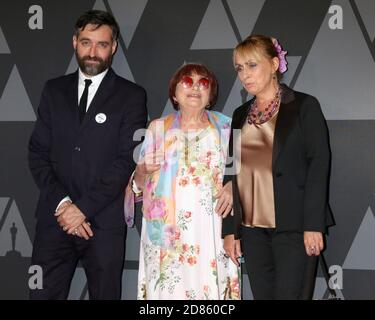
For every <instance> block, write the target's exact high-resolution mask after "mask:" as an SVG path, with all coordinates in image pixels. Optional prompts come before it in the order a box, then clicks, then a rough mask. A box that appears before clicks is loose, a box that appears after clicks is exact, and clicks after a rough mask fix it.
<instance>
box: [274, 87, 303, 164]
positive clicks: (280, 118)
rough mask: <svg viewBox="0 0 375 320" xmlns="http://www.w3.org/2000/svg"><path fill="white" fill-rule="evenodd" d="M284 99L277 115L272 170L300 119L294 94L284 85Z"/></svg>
mask: <svg viewBox="0 0 375 320" xmlns="http://www.w3.org/2000/svg"><path fill="white" fill-rule="evenodd" d="M282 91H283V93H282V97H281V103H280V109H279V114H278V115H277V121H276V127H275V135H274V140H273V154H272V168H274V167H275V163H276V161H277V159H278V157H279V156H280V153H281V152H282V149H283V146H284V145H285V141H286V138H287V137H288V134H289V132H290V129H291V128H292V127H293V125H294V123H295V121H296V120H297V117H298V112H299V105H298V103H297V100H295V96H294V92H293V90H291V89H290V88H289V87H287V86H286V85H282Z"/></svg>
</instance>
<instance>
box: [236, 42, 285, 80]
mask: <svg viewBox="0 0 375 320" xmlns="http://www.w3.org/2000/svg"><path fill="white" fill-rule="evenodd" d="M274 41H275V38H272V37H268V36H264V35H251V36H248V37H247V38H246V39H245V40H243V41H242V42H241V43H239V44H238V45H237V46H236V47H235V48H234V51H233V64H234V65H235V61H236V60H235V59H236V55H239V56H241V57H248V56H250V55H251V56H253V57H255V59H257V60H258V61H259V60H261V58H262V57H264V58H267V59H270V60H271V59H273V58H278V52H277V50H276V48H275V45H274ZM277 77H278V78H280V77H281V73H280V72H279V70H277Z"/></svg>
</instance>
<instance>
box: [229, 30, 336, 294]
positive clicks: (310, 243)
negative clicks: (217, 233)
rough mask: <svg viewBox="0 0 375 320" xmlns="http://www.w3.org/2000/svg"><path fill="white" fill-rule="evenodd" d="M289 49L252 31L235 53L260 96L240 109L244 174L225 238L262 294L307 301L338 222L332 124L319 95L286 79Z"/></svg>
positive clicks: (236, 183) (250, 88)
mask: <svg viewBox="0 0 375 320" xmlns="http://www.w3.org/2000/svg"><path fill="white" fill-rule="evenodd" d="M285 54H286V52H285V51H283V50H282V49H281V46H280V45H279V44H278V42H277V41H276V39H273V38H270V37H267V36H260V35H253V36H249V37H248V38H246V39H245V40H244V41H243V42H242V43H240V44H239V45H238V46H237V47H236V48H235V50H234V55H233V58H234V65H235V69H236V71H237V74H238V77H239V79H240V81H241V82H242V85H243V87H244V88H245V89H246V90H247V92H248V93H250V94H251V95H253V96H254V98H253V99H251V100H250V101H248V102H246V103H245V104H243V105H242V106H240V107H239V108H237V109H236V110H235V111H234V114H233V119H232V129H233V132H235V131H236V130H237V131H240V134H239V135H238V136H239V137H240V139H237V138H234V137H235V135H232V137H231V141H230V149H231V146H232V145H233V146H234V150H235V159H236V160H235V163H236V165H237V171H236V173H235V174H234V175H232V176H231V177H229V176H228V177H227V176H226V178H225V181H226V180H227V179H228V180H229V179H230V180H232V182H233V193H234V198H233V201H234V204H233V210H234V215H233V217H232V216H228V217H227V218H226V219H225V220H224V223H223V236H224V237H225V245H224V247H225V250H226V253H227V254H228V255H229V256H230V257H231V259H232V260H233V261H234V262H236V261H237V260H236V259H237V258H238V257H239V256H241V255H242V252H243V254H244V258H245V264H246V269H247V271H248V274H249V279H250V285H251V288H252V292H253V294H254V298H255V299H299V298H301V297H302V296H301V293H302V288H303V287H304V285H306V282H311V281H312V280H313V279H312V277H314V275H313V273H311V274H310V275H306V272H305V271H306V270H307V269H308V268H307V266H309V268H311V264H312V263H313V264H314V263H316V256H318V255H319V254H320V252H321V251H322V250H323V248H324V243H323V234H324V233H325V231H326V227H327V226H328V225H330V224H331V223H332V217H331V212H330V209H329V206H328V198H327V192H328V184H329V168H330V148H329V138H328V130H327V126H326V122H325V120H324V117H323V114H322V111H321V108H320V105H319V102H318V100H317V99H316V98H314V97H312V96H310V95H307V94H305V93H301V92H296V91H293V90H292V89H290V88H288V87H287V86H286V85H284V84H280V83H279V80H278V79H279V78H280V76H281V74H282V73H284V72H285V71H286V70H287V68H286V64H287V63H286V60H285ZM239 239H241V245H240V240H239ZM241 246H242V248H241ZM311 260H312V261H311ZM309 277H310V278H309ZM305 294H306V293H305ZM310 295H311V293H310ZM305 297H306V296H305Z"/></svg>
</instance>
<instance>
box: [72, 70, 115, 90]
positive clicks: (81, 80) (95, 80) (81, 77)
mask: <svg viewBox="0 0 375 320" xmlns="http://www.w3.org/2000/svg"><path fill="white" fill-rule="evenodd" d="M107 72H108V69H106V70H104V71H103V72H102V73H99V74H97V75H96V76H93V77H87V76H85V75H84V74H83V72H82V71H81V69H78V75H79V84H80V85H82V86H84V85H85V80H86V79H90V80H91V81H92V84H91V85H92V86H98V85H99V84H100V83H101V82H102V80H103V78H104V77H105V75H106V74H107Z"/></svg>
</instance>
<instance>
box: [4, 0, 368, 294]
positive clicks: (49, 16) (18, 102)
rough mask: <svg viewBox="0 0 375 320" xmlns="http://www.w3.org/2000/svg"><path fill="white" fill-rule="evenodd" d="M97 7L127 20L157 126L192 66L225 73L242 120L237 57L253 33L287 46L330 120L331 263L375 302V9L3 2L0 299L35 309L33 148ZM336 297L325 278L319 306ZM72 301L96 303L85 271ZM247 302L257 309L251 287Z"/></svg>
mask: <svg viewBox="0 0 375 320" xmlns="http://www.w3.org/2000/svg"><path fill="white" fill-rule="evenodd" d="M32 5H38V6H39V9H41V10H43V12H42V20H35V19H34V18H35V13H36V12H35V11H34V8H31V9H30V7H32ZM91 8H97V9H105V10H108V11H110V12H112V13H113V14H114V15H115V17H116V18H117V20H118V22H119V24H120V27H121V37H120V46H119V50H118V52H117V54H116V57H115V60H114V69H115V70H116V72H117V73H119V74H120V75H122V76H124V77H126V78H128V79H130V80H133V81H135V82H136V83H138V84H140V85H142V86H143V87H144V88H145V89H146V90H147V92H148V101H149V102H148V108H149V116H150V119H153V118H156V117H159V116H161V115H163V114H166V113H168V112H170V111H171V110H172V107H171V105H170V104H169V103H168V93H167V84H168V80H169V78H170V76H171V74H172V73H173V72H174V71H175V70H176V68H177V67H179V66H180V65H181V64H182V63H183V62H184V61H189V62H190V61H197V62H203V63H206V64H207V65H208V66H209V67H210V68H211V69H212V70H213V71H214V72H215V73H216V75H217V77H218V79H219V84H220V96H219V100H218V103H217V106H216V109H217V110H219V111H223V112H224V113H225V114H227V115H231V114H232V111H233V110H234V109H235V108H236V107H237V106H239V105H240V104H241V103H242V101H243V99H245V98H246V97H244V96H243V92H242V94H241V85H240V84H239V82H238V81H237V80H236V74H235V72H234V70H233V66H232V59H231V56H232V48H233V47H234V46H235V45H236V44H237V43H238V42H239V41H240V40H241V39H243V38H244V37H246V36H247V35H248V34H250V33H262V34H268V35H273V36H275V37H277V38H278V39H279V40H280V42H281V44H282V45H283V46H284V47H285V49H286V50H288V52H289V55H288V61H289V71H288V73H287V74H286V77H285V79H284V81H285V82H286V83H287V84H290V85H291V86H292V87H293V88H295V89H296V90H300V91H304V92H307V93H310V94H313V95H315V96H316V97H318V99H319V100H320V102H321V104H322V108H323V112H324V114H325V116H326V118H327V120H328V126H329V131H330V139H331V147H332V156H333V157H332V172H331V188H330V203H331V206H332V209H333V212H334V215H335V218H336V222H337V226H336V227H335V228H333V229H332V230H331V233H330V235H329V237H328V249H327V251H326V257H327V261H328V264H329V265H336V266H337V267H336V268H338V270H340V268H342V271H343V273H342V275H343V277H342V286H343V290H342V293H343V296H344V297H345V299H374V298H375V250H374V244H375V232H374V231H375V217H374V210H375V202H374V196H375V193H374V191H375V188H374V187H375V177H374V169H373V167H372V166H373V164H374V163H375V151H374V142H373V132H374V129H375V121H374V119H375V107H374V103H373V99H372V97H373V94H374V91H375V77H374V75H375V64H374V59H375V39H374V38H375V1H373V0H353V1H351V0H335V1H326V0H314V1H312V0H310V1H300V0H283V1H280V0H275V1H272V0H190V1H180V0H97V1H94V0H79V1H73V0H65V1H57V0H55V1H51V0H49V1H47V0H39V1H29V0H13V1H11V0H2V1H1V4H0V71H1V72H0V137H1V153H0V168H1V169H0V299H11V298H18V299H26V298H27V293H28V279H29V277H30V275H29V274H28V267H29V264H30V256H31V252H32V240H33V237H34V232H35V230H34V229H35V220H34V209H35V206H36V201H37V197H38V190H37V189H36V186H35V185H34V182H33V181H32V178H31V175H30V172H29V170H28V165H27V161H26V156H27V143H28V139H29V136H30V133H31V130H32V129H33V126H34V121H35V118H36V116H35V114H36V109H37V106H38V102H39V98H40V93H41V90H42V87H43V84H44V82H45V81H46V80H47V79H50V78H52V77H56V76H59V75H62V74H66V73H69V72H71V71H74V70H75V68H76V63H75V60H74V54H73V50H72V45H71V40H72V34H73V26H74V23H75V20H76V18H77V17H78V16H79V15H80V14H81V13H82V12H83V11H85V10H88V9H91ZM29 9H30V13H29ZM38 23H39V25H38ZM35 27H36V28H35ZM371 164H372V165H371ZM138 222H139V220H138ZM13 223H14V227H13V228H12V226H13ZM139 227H140V226H139V223H138V225H137V229H131V230H129V232H128V241H127V253H126V261H125V270H124V271H125V272H124V276H123V288H124V290H123V298H124V299H134V298H135V297H136V281H137V268H138V250H139V235H138V233H139ZM16 231H17V233H15V232H16ZM12 233H13V234H15V235H16V243H15V248H14V249H13V248H12V240H11V239H12V236H11V235H12ZM338 283H339V284H340V282H338ZM326 288H327V287H326V285H325V283H324V281H323V278H322V276H321V272H320V273H319V274H318V279H317V282H316V290H315V294H314V295H315V298H322V297H323V296H326V295H327V291H326ZM70 298H71V299H85V298H87V287H86V280H85V276H84V272H83V269H82V268H80V267H78V269H77V271H76V274H75V276H74V279H73V283H72V289H71V293H70ZM244 298H245V299H251V298H252V294H251V290H250V288H249V284H248V279H247V276H244Z"/></svg>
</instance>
